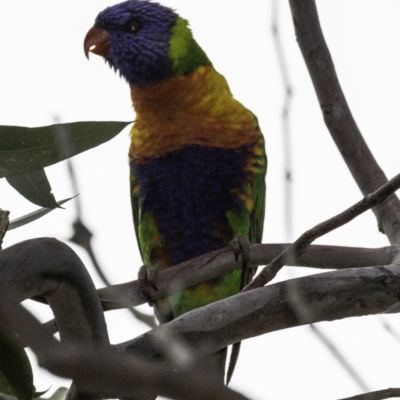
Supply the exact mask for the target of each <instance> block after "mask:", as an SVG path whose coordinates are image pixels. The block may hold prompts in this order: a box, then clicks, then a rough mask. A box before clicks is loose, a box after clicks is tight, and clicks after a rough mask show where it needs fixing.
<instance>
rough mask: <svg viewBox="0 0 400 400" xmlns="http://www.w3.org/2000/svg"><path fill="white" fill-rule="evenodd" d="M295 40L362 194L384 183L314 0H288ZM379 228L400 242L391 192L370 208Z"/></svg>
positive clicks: (399, 213) (398, 212)
mask: <svg viewBox="0 0 400 400" xmlns="http://www.w3.org/2000/svg"><path fill="white" fill-rule="evenodd" d="M289 3H290V8H291V11H292V16H293V23H294V27H295V31H296V36H297V41H298V44H299V47H300V50H301V52H302V54H303V57H304V61H305V63H306V65H307V68H308V71H309V73H310V76H311V79H312V82H313V85H314V89H315V92H316V94H317V97H318V100H319V103H320V106H321V110H322V114H323V116H324V120H325V123H326V125H327V127H328V129H329V132H330V133H331V135H332V138H333V140H334V141H335V143H336V145H337V147H338V149H339V151H340V153H341V155H342V157H343V159H344V160H345V162H346V164H347V166H348V168H349V169H350V172H351V174H352V175H353V177H354V179H355V181H356V182H357V184H358V187H359V188H360V190H361V192H362V193H363V194H364V195H367V194H368V193H371V192H373V191H374V190H376V189H377V188H378V187H380V186H382V185H384V184H385V183H386V182H387V178H386V176H385V174H384V172H383V171H382V169H381V168H380V167H379V165H378V163H377V162H376V160H375V158H374V156H373V155H372V153H371V151H370V150H369V148H368V146H367V144H366V142H365V140H364V138H363V137H362V135H361V132H360V130H359V129H358V127H357V124H356V122H355V120H354V118H353V116H352V114H351V111H350V108H349V106H348V104H347V101H346V99H345V96H344V94H343V91H342V88H341V87H340V84H339V80H338V77H337V75H336V71H335V67H334V65H333V62H332V58H331V55H330V53H329V49H328V47H327V45H326V42H325V39H324V36H323V34H322V30H321V26H320V23H319V19H318V13H317V8H316V5H315V1H314V0H302V1H298V0H289ZM373 212H374V213H375V216H376V218H377V220H378V225H379V229H380V230H381V231H382V232H384V233H385V234H386V235H387V236H388V238H389V240H390V242H391V243H392V244H400V201H399V199H398V198H397V197H396V196H395V195H392V196H391V197H389V198H388V199H387V200H386V201H385V202H384V203H382V204H380V205H379V206H377V207H375V208H374V209H373Z"/></svg>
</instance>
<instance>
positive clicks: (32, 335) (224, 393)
mask: <svg viewBox="0 0 400 400" xmlns="http://www.w3.org/2000/svg"><path fill="white" fill-rule="evenodd" d="M1 288H2V291H1V296H0V323H1V326H3V327H6V328H11V329H12V330H13V331H14V332H17V333H18V335H19V336H20V337H21V338H22V340H23V341H26V342H29V343H30V345H31V348H32V350H33V351H34V353H35V354H36V356H37V358H38V361H39V365H40V366H42V367H44V368H46V369H48V370H49V371H50V372H52V373H54V374H56V375H59V376H63V377H66V378H72V379H73V380H74V382H76V384H77V386H78V387H79V389H80V390H81V391H82V392H84V393H85V397H84V398H85V399H88V394H89V396H90V397H89V398H93V397H94V396H96V398H116V397H119V398H121V397H131V396H132V395H133V396H135V395H137V394H138V393H140V395H143V394H145V395H146V394H148V395H152V394H154V393H156V395H157V394H160V395H163V396H165V397H168V398H171V399H181V400H187V399H189V398H190V399H193V400H203V399H210V400H248V399H247V398H246V397H245V396H243V395H241V394H239V393H237V392H235V391H233V390H231V389H229V388H227V387H226V386H224V384H223V383H222V382H221V381H220V380H218V379H216V378H215V376H214V375H213V374H212V373H209V372H208V371H207V370H205V371H204V370H203V369H202V370H200V368H199V366H198V365H197V366H196V365H195V364H194V365H188V364H186V366H185V368H184V366H183V365H180V366H179V367H180V368H179V370H177V367H178V365H177V364H175V365H172V364H171V362H169V363H154V362H152V363H150V362H148V361H145V360H142V359H139V358H138V357H135V356H132V355H128V354H120V353H118V352H116V351H115V350H114V349H111V348H107V347H106V348H104V347H103V346H87V345H86V346H85V345H83V344H82V343H76V342H75V343H68V344H65V343H63V342H62V343H59V342H57V340H56V339H55V338H54V337H53V336H52V335H49V334H48V333H47V331H46V330H45V329H43V327H42V326H41V325H40V323H39V322H38V321H37V320H36V318H35V317H33V316H32V314H30V313H29V312H28V311H27V310H25V309H24V308H23V307H22V306H21V305H20V304H18V299H17V298H16V296H13V294H12V293H11V291H10V290H8V289H7V287H5V286H4V285H1ZM3 289H4V290H3ZM149 388H150V390H149V391H147V390H148V389H149ZM67 397H68V396H67ZM134 398H135V399H137V398H140V399H142V398H143V399H144V398H148V397H134ZM151 398H155V397H151Z"/></svg>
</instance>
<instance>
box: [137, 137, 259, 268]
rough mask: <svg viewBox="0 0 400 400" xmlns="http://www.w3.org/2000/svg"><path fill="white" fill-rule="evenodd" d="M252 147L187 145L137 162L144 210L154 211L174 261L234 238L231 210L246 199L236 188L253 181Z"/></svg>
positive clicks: (217, 247)
mask: <svg viewBox="0 0 400 400" xmlns="http://www.w3.org/2000/svg"><path fill="white" fill-rule="evenodd" d="M251 149H252V146H243V147H242V148H240V149H239V150H233V149H220V148H209V147H206V146H197V145H196V146H195V145H192V146H186V147H183V148H182V149H180V150H176V151H173V152H170V153H167V154H165V155H163V156H160V157H158V158H150V159H148V160H147V161H146V162H145V163H142V164H139V163H132V164H131V167H132V168H133V172H134V175H135V179H136V180H137V182H138V186H139V188H140V189H139V201H140V206H141V209H142V212H149V213H151V214H152V215H153V217H154V220H155V222H156V225H157V227H158V230H159V233H160V235H161V236H162V238H163V241H164V243H165V247H166V249H167V251H168V253H169V257H170V260H171V263H172V264H171V265H175V264H178V263H180V262H182V261H185V260H188V259H191V258H193V257H196V256H199V255H201V254H204V253H207V252H210V251H212V250H216V249H219V248H222V247H224V246H226V245H227V243H228V242H229V240H231V239H232V237H233V232H232V229H231V227H230V225H229V222H228V219H227V216H226V213H227V211H229V210H231V211H236V210H237V212H240V210H243V207H244V204H243V201H242V200H241V199H240V198H239V196H238V195H237V194H236V193H235V192H237V191H238V190H239V191H244V185H245V184H246V183H248V182H249V180H250V173H249V172H248V171H245V166H246V165H248V158H249V157H251V155H252V152H251Z"/></svg>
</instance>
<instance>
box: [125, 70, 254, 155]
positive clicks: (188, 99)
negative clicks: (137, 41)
mask: <svg viewBox="0 0 400 400" xmlns="http://www.w3.org/2000/svg"><path fill="white" fill-rule="evenodd" d="M131 96H132V102H133V107H134V109H135V111H136V122H135V124H134V126H133V128H132V130H131V149H130V152H131V155H132V156H133V157H134V158H136V159H137V160H140V159H144V158H147V157H152V156H159V155H160V154H163V153H166V152H169V151H173V150H176V149H179V148H181V147H183V146H186V145H191V144H192V145H204V146H210V147H218V148H239V147H241V146H242V145H244V144H247V143H254V142H256V141H257V139H258V138H259V135H260V132H259V129H258V124H257V119H256V118H255V116H254V115H253V114H252V113H251V111H249V110H247V109H246V108H245V107H244V106H243V105H242V104H241V103H239V102H238V101H236V100H235V99H234V98H233V96H232V94H231V92H230V89H229V87H228V84H227V83H226V80H225V78H224V77H223V76H222V75H220V74H218V73H217V72H216V71H215V70H214V69H213V67H211V66H207V67H200V68H199V69H197V70H196V71H195V72H193V73H191V74H189V75H184V76H177V77H173V78H170V79H168V80H167V81H165V82H161V83H158V84H155V85H152V86H151V87H144V88H137V87H131Z"/></svg>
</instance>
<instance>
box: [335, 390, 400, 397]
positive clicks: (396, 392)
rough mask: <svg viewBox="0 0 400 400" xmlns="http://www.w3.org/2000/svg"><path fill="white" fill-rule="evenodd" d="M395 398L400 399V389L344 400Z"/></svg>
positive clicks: (360, 395) (380, 391)
mask: <svg viewBox="0 0 400 400" xmlns="http://www.w3.org/2000/svg"><path fill="white" fill-rule="evenodd" d="M393 397H400V389H395V388H394V389H392V388H389V389H384V390H378V391H376V392H370V393H364V394H359V395H358V396H351V397H346V398H345V399H342V400H382V399H391V398H393Z"/></svg>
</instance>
